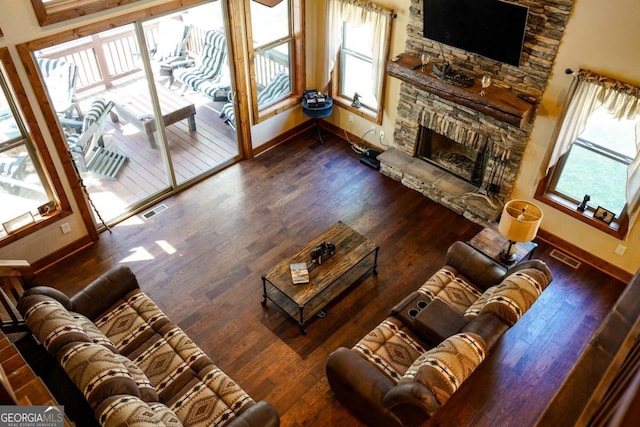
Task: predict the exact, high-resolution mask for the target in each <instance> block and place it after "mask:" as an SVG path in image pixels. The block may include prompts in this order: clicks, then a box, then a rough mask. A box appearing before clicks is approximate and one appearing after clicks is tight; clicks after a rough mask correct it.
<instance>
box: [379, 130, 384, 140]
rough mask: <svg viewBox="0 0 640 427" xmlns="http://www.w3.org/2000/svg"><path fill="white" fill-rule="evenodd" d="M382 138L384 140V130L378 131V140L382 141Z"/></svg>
mask: <svg viewBox="0 0 640 427" xmlns="http://www.w3.org/2000/svg"><path fill="white" fill-rule="evenodd" d="M382 140H384V131H383V130H381V131H380V142H382Z"/></svg>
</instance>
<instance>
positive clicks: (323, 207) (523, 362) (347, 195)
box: [36, 137, 624, 427]
mask: <svg viewBox="0 0 640 427" xmlns="http://www.w3.org/2000/svg"><path fill="white" fill-rule="evenodd" d="M163 203H165V204H166V205H167V206H168V208H169V209H167V210H166V211H164V212H162V213H161V214H159V215H157V216H155V217H153V218H152V219H150V220H148V221H146V222H145V221H142V220H141V219H140V218H138V217H134V218H131V219H130V220H128V221H125V222H123V223H120V224H119V225H118V226H116V227H115V228H114V229H113V233H112V234H109V233H103V234H101V238H100V240H99V242H98V243H97V244H95V245H93V246H92V247H89V248H88V249H86V250H84V251H82V252H80V253H78V254H76V255H74V256H72V257H70V258H68V259H66V260H64V261H62V262H60V263H59V264H57V265H55V266H53V267H51V268H49V269H48V270H47V271H44V272H41V273H39V274H38V275H37V277H36V281H37V282H38V283H42V284H50V285H53V286H55V287H57V288H58V289H61V290H63V291H64V292H66V293H67V294H73V293H75V292H77V291H78V290H80V289H81V288H82V287H83V286H84V285H85V284H87V283H88V282H89V281H91V280H93V279H95V278H96V277H97V276H98V275H100V274H101V273H103V272H104V271H106V270H107V269H109V268H110V267H112V266H115V265H117V264H120V263H124V264H127V265H129V266H130V267H131V268H132V269H133V271H134V272H135V273H136V275H137V276H138V279H139V282H140V286H141V288H142V289H143V290H144V291H145V292H147V293H148V294H149V295H150V296H151V297H152V298H153V299H154V300H155V301H156V302H157V303H158V304H159V306H160V307H161V308H162V309H163V310H164V311H165V312H166V313H167V315H168V316H169V317H170V318H171V319H172V320H174V321H175V322H176V323H178V325H180V326H181V327H182V328H183V329H184V330H185V331H186V332H187V333H188V334H189V336H191V337H192V339H193V340H194V341H195V342H196V343H197V344H198V345H200V347H201V348H202V349H203V350H204V351H205V352H206V353H207V354H208V355H210V356H211V358H212V359H213V360H214V361H215V362H216V364H217V365H218V366H219V367H220V368H221V369H222V370H224V371H225V372H226V373H227V374H229V375H230V376H231V377H232V378H233V379H234V380H236V381H237V382H238V383H239V384H240V385H241V386H242V387H243V388H244V389H245V390H247V392H248V393H249V394H250V395H251V396H252V397H253V398H254V399H256V400H257V399H266V400H268V401H270V402H271V403H273V404H274V405H275V407H276V408H277V409H278V411H279V413H280V415H281V420H282V425H283V426H359V425H364V424H362V422H360V421H359V420H358V419H357V418H355V417H354V416H353V415H352V414H351V413H350V412H348V410H346V409H345V408H344V407H343V406H342V405H341V404H340V402H338V401H337V400H336V399H335V397H334V396H333V394H332V392H331V390H330V388H329V386H328V383H327V380H326V377H325V372H324V369H325V360H326V358H327V355H328V354H329V353H330V352H331V351H333V350H334V349H336V348H337V347H339V346H346V347H351V346H353V345H354V344H355V343H356V342H357V341H358V340H359V339H360V338H361V337H362V336H363V335H365V334H366V333H367V332H369V331H370V330H371V329H372V328H373V327H374V326H375V325H377V324H378V323H379V322H380V321H382V320H383V319H384V318H385V317H386V316H387V313H388V312H389V309H390V308H391V307H392V306H393V305H394V304H395V303H397V302H398V301H400V300H401V299H402V298H403V297H404V296H405V295H407V294H408V293H409V292H410V291H412V290H415V289H416V288H418V287H419V286H420V285H422V283H423V282H424V281H425V280H426V279H427V278H428V277H429V276H430V275H431V274H432V273H434V272H435V271H436V270H437V269H438V268H439V267H440V266H441V265H442V264H443V261H444V256H445V251H446V250H447V248H448V247H449V246H450V245H451V244H452V243H453V242H454V241H456V240H469V239H470V238H471V237H473V236H474V235H475V234H476V233H477V232H479V231H480V230H481V227H480V226H479V225H477V224H474V223H471V222H469V221H467V220H466V219H464V218H462V217H460V216H459V215H456V214H455V213H453V212H452V211H450V210H448V209H446V208H444V207H442V206H440V205H438V204H436V203H434V202H432V201H430V200H429V199H427V198H425V197H423V196H422V195H420V194H419V193H417V192H415V191H412V190H409V189H407V188H406V187H404V186H402V185H401V184H400V183H398V182H396V181H393V180H392V179H389V178H387V177H385V176H383V175H381V174H380V173H378V172H376V171H374V170H372V169H370V168H368V167H366V166H364V165H362V164H361V163H359V161H358V157H357V156H356V155H355V153H353V152H352V151H351V150H350V148H349V146H348V145H347V144H346V143H345V142H344V141H342V140H340V139H338V138H336V137H331V138H328V140H326V141H325V144H319V143H317V142H315V141H313V140H305V139H303V138H297V139H294V140H292V141H289V142H287V143H285V144H282V145H280V146H278V147H275V148H273V149H271V150H268V151H266V152H265V153H263V154H262V155H260V156H258V157H257V158H254V159H252V160H249V161H244V162H240V163H238V164H236V165H234V166H232V167H230V168H227V169H226V170H224V171H222V172H221V173H219V174H217V175H215V176H213V177H211V178H209V179H207V180H205V181H203V182H202V183H200V184H198V185H196V186H193V187H191V188H190V189H188V190H186V191H183V192H181V193H179V194H177V195H176V196H173V197H171V198H169V199H166V200H165V201H164V202H163ZM338 220H342V221H344V222H345V223H347V224H348V225H350V226H351V227H353V228H354V229H355V230H357V231H358V232H360V233H362V234H364V235H366V236H367V237H369V238H370V239H372V240H374V241H375V242H377V243H378V244H379V245H380V254H379V259H378V272H379V273H378V275H377V276H373V275H367V276H365V278H364V279H363V280H361V282H360V283H359V284H358V286H357V287H354V288H352V289H351V290H349V291H347V292H346V293H345V294H344V295H343V296H342V297H339V298H338V299H337V300H336V301H335V302H334V303H332V304H330V305H329V306H328V308H327V316H326V317H324V318H316V319H313V320H311V321H310V322H309V323H308V325H307V331H308V333H307V335H306V336H303V335H301V334H300V330H299V328H298V326H297V324H296V323H295V322H293V321H292V320H291V319H290V318H289V317H288V316H286V315H285V314H284V313H283V312H281V311H280V310H279V309H278V308H277V307H275V306H274V305H273V304H269V303H268V304H267V306H266V307H264V308H263V307H262V306H261V304H260V301H261V298H262V295H261V293H262V290H261V280H260V277H261V275H262V274H263V273H265V272H266V271H268V270H269V269H270V268H271V267H272V266H274V265H275V264H276V263H277V262H278V261H280V260H281V259H282V258H283V257H285V256H289V255H291V254H293V253H295V252H296V251H297V250H298V249H299V247H301V246H302V245H304V243H306V242H307V241H308V240H309V239H310V238H312V237H313V236H316V235H318V234H320V233H321V232H322V231H324V230H325V229H327V228H328V227H330V226H331V225H332V224H334V223H335V222H337V221H338ZM543 227H544V223H543ZM551 249H552V247H551V246H549V245H547V244H545V243H544V242H540V246H539V248H538V249H537V250H536V256H537V257H540V258H542V259H544V260H545V261H546V262H547V263H548V264H549V266H550V268H551V270H552V271H553V274H554V277H555V279H554V281H553V282H552V284H551V285H550V286H549V288H547V290H545V291H544V293H543V294H542V296H541V297H540V299H539V300H538V302H536V304H535V305H534V306H533V308H532V309H531V310H529V312H527V313H526V314H525V316H524V317H523V318H522V319H521V320H520V321H519V322H518V323H517V324H516V326H514V327H513V328H511V329H510V330H509V331H508V332H507V333H506V334H505V335H504V336H503V337H502V339H501V341H500V342H499V343H498V344H497V345H496V346H495V347H494V348H493V349H492V352H491V353H490V355H489V356H488V358H487V359H486V360H485V361H484V363H483V364H482V365H481V366H480V367H479V368H478V370H477V371H476V372H475V373H474V374H473V375H472V376H471V377H470V378H469V380H468V381H466V382H465V383H464V384H463V385H462V387H461V388H460V389H459V390H458V392H457V393H456V394H455V395H454V396H453V398H452V399H450V400H449V402H448V403H447V404H446V405H445V406H444V407H443V408H442V409H441V410H440V411H439V412H438V413H437V415H436V416H435V417H434V418H432V419H431V420H430V421H429V422H428V423H427V424H428V425H441V426H519V427H520V426H532V425H534V424H535V420H536V419H537V417H538V416H539V414H540V413H541V412H542V410H543V409H544V407H545V405H546V404H547V402H548V401H549V400H550V399H551V397H552V395H553V393H554V392H555V390H556V389H557V387H558V385H559V384H560V383H561V381H562V379H563V378H564V377H565V375H566V374H567V373H568V371H569V370H570V368H571V366H572V364H573V363H574V362H575V360H576V359H577V358H578V356H579V354H580V352H581V351H582V349H583V348H584V347H585V345H586V343H587V342H588V340H589V339H590V338H591V336H592V335H593V333H594V331H595V330H596V329H597V327H598V325H599V324H600V323H601V321H602V320H603V318H604V316H605V315H606V314H607V312H608V311H609V309H610V307H611V306H612V305H613V303H614V302H615V300H616V299H617V297H618V295H619V294H620V292H621V290H622V289H623V287H624V285H623V284H622V283H620V282H618V281H616V280H614V279H611V278H610V277H608V276H607V275H606V274H604V273H602V272H599V271H598V270H596V269H594V268H591V267H589V266H587V265H584V264H583V265H582V266H581V267H580V268H579V269H578V270H573V269H571V268H570V267H568V266H566V265H564V264H561V263H560V262H558V261H556V260H555V259H553V258H550V257H549V252H550V250H551Z"/></svg>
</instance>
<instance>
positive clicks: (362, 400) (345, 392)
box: [326, 347, 402, 427]
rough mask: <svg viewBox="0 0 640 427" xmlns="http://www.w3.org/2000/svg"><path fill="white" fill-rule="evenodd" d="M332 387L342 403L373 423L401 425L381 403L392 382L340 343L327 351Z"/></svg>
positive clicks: (327, 369) (378, 424)
mask: <svg viewBox="0 0 640 427" xmlns="http://www.w3.org/2000/svg"><path fill="white" fill-rule="evenodd" d="M326 374H327V379H328V380H329V385H330V386H331V390H333V393H334V394H335V395H336V397H337V398H338V399H339V400H340V402H342V404H343V405H344V406H346V407H347V408H349V409H350V410H351V411H353V412H354V413H355V414H357V415H358V416H359V417H361V418H362V419H363V420H365V421H366V422H367V423H368V424H370V425H372V426H385V427H390V426H397V427H400V426H402V423H400V420H399V419H398V418H397V417H396V416H395V415H394V414H393V413H392V412H390V411H388V410H386V409H385V408H384V407H383V406H382V399H383V398H384V396H385V395H386V394H387V393H388V392H389V390H391V388H392V387H393V386H395V385H396V384H395V382H394V381H392V380H391V379H390V378H389V377H387V376H386V375H384V374H383V373H382V372H380V370H378V368H376V367H375V366H374V365H372V364H371V363H369V362H367V361H366V360H365V359H363V358H362V357H361V356H359V355H358V354H357V353H356V352H354V351H352V350H349V349H348V348H345V347H340V348H338V349H337V350H335V351H334V352H333V353H331V354H330V355H329V358H328V359H327V366H326Z"/></svg>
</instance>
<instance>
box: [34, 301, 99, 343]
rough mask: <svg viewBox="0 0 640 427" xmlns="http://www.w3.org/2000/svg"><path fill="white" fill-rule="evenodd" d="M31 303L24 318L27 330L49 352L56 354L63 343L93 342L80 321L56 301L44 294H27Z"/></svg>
mask: <svg viewBox="0 0 640 427" xmlns="http://www.w3.org/2000/svg"><path fill="white" fill-rule="evenodd" d="M27 298H28V299H29V300H30V301H31V302H32V303H31V305H30V306H29V308H28V309H27V311H26V312H25V313H23V315H24V318H25V320H26V322H27V326H28V327H29V330H30V331H31V332H32V333H33V335H34V336H35V337H36V338H37V339H38V341H40V342H41V343H42V345H43V346H44V348H46V349H47V351H48V352H49V353H51V354H52V355H54V356H56V355H57V353H58V351H59V350H60V349H61V348H62V347H64V346H65V345H68V344H71V343H76V342H86V343H90V342H93V341H92V339H91V338H90V337H89V335H88V334H87V332H86V331H85V329H84V328H83V327H82V325H81V323H79V322H76V319H75V318H74V316H73V315H72V314H71V312H69V311H67V309H66V308H64V307H63V306H62V304H60V303H59V302H58V301H56V300H54V299H52V298H50V297H48V296H45V295H29V296H28V297H27Z"/></svg>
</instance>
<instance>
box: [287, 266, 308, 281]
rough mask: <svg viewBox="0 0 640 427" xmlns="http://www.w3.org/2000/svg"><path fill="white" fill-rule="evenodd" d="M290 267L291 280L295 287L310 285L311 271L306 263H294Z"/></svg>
mask: <svg viewBox="0 0 640 427" xmlns="http://www.w3.org/2000/svg"><path fill="white" fill-rule="evenodd" d="M289 267H290V268H291V280H292V281H293V284H294V285H304V284H305V283H309V269H308V268H307V263H306V262H294V263H291V265H290V266H289Z"/></svg>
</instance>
